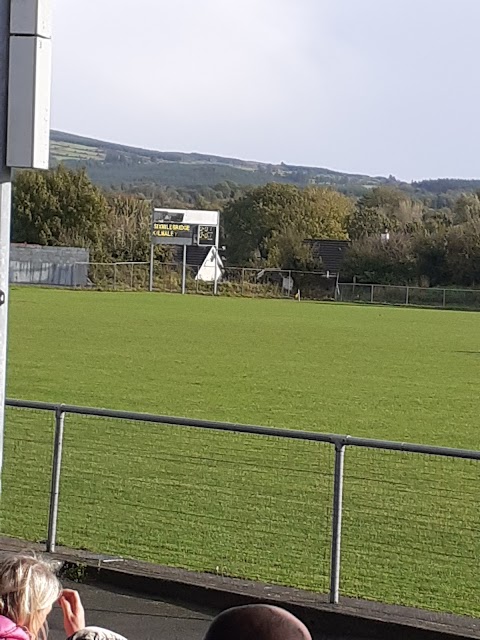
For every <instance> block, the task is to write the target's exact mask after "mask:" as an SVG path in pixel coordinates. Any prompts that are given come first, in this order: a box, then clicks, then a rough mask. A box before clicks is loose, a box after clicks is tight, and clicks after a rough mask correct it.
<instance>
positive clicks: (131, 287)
mask: <svg viewBox="0 0 480 640" xmlns="http://www.w3.org/2000/svg"><path fill="white" fill-rule="evenodd" d="M130 290H131V291H133V262H132V264H131V265H130Z"/></svg>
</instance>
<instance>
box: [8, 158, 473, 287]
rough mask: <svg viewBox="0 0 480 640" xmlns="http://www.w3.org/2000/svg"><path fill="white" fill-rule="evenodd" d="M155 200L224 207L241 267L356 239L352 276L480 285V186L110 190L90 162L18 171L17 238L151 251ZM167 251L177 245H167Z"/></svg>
mask: <svg viewBox="0 0 480 640" xmlns="http://www.w3.org/2000/svg"><path fill="white" fill-rule="evenodd" d="M152 206H160V207H170V208H197V209H219V210H221V212H222V216H221V220H222V244H224V245H225V246H226V259H227V263H228V264H231V265H232V266H233V265H235V266H253V267H259V268H285V269H299V270H316V269H321V263H320V262H319V259H318V258H315V257H314V256H313V254H312V252H311V249H310V248H309V247H308V246H307V245H306V244H305V240H307V239H315V238H332V239H348V240H351V247H350V250H349V252H348V255H347V259H346V262H345V265H344V273H343V274H342V277H343V279H346V280H349V279H352V278H354V277H355V278H356V280H357V281H358V282H365V283H381V284H401V285H403V284H412V285H414V284H421V285H426V286H450V285H455V286H476V285H478V284H480V192H479V193H464V194H460V195H459V194H453V193H444V194H435V193H432V194H430V195H427V196H425V195H423V196H422V197H419V196H418V194H415V192H414V190H412V191H411V192H406V191H404V190H401V189H399V188H397V187H394V186H380V187H374V188H372V189H370V190H367V191H366V192H365V193H363V195H361V196H360V197H357V198H355V197H352V196H347V195H345V194H342V193H340V192H338V191H336V190H335V189H333V188H331V187H325V186H315V185H309V186H306V187H303V188H302V187H299V186H294V185H289V184H279V183H271V184H267V185H263V186H259V187H253V188H252V187H247V186H240V185H237V184H235V183H233V182H228V181H224V182H222V183H219V184H218V185H216V186H214V187H207V186H202V187H195V188H194V187H184V188H178V187H177V188H173V187H158V186H156V185H134V186H132V187H130V188H124V189H123V190H112V189H110V190H107V189H102V188H100V187H98V186H96V185H95V184H93V183H92V182H91V180H90V178H89V177H88V175H87V173H86V171H85V170H74V169H69V168H67V167H65V166H62V165H60V166H58V167H57V168H55V169H54V170H51V171H47V172H35V171H23V172H18V173H17V174H16V176H15V181H14V192H13V223H12V240H13V241H14V242H27V243H33V244H41V245H53V246H55V245H63V246H82V247H87V248H89V249H90V252H91V257H92V260H95V261H102V262H104V261H106V262H109V261H138V262H143V261H146V260H148V255H149V249H150V218H151V208H152ZM157 251H158V254H157V257H158V259H159V260H170V259H171V258H172V250H171V249H168V248H158V249H157Z"/></svg>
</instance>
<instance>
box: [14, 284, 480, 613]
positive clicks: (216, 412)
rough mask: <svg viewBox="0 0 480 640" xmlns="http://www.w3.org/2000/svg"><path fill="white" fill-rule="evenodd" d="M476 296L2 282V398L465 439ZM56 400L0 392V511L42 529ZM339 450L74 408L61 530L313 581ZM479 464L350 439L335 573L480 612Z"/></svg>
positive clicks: (477, 345) (366, 587) (148, 552)
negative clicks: (6, 307) (3, 420)
mask: <svg viewBox="0 0 480 640" xmlns="http://www.w3.org/2000/svg"><path fill="white" fill-rule="evenodd" d="M479 322H480V318H479V316H478V315H477V314H474V313H461V312H448V311H444V312H441V311H429V310H412V309H409V310H407V309H395V308H378V307H361V306H342V305H329V304H315V303H302V304H298V303H294V302H292V301H276V300H257V299H256V300H244V299H237V298H216V299H215V298H210V297H195V296H186V297H182V296H176V295H161V294H156V295H148V294H140V293H132V294H129V293H99V292H69V291H55V290H41V289H17V290H13V291H12V297H11V312H10V348H9V379H8V395H9V397H16V398H23V399H36V400H47V401H53V402H65V403H70V404H84V405H90V406H102V407H108V408H117V409H126V410H138V411H145V412H155V413H162V414H169V415H183V416H189V417H196V418H209V419H214V420H227V421H232V422H247V423H256V424H264V425H274V426H278V427H288V428H294V429H304V430H314V431H323V432H335V433H343V434H347V433H348V434H350V435H355V436H366V437H373V438H384V439H392V440H406V441H411V442H421V443H431V444H439V445H445V446H454V447H465V448H478V445H479V433H478V414H479V409H480V399H479V395H478V379H479V374H480V331H479ZM52 433H53V431H52V421H51V417H50V416H46V415H43V414H40V413H35V412H31V413H27V412H24V411H20V410H9V411H8V420H7V438H6V469H5V478H4V483H5V495H4V508H5V510H6V513H7V516H8V517H6V518H4V521H3V529H4V531H5V532H6V533H8V534H10V535H17V536H22V537H26V538H27V539H32V540H33V539H41V538H42V537H45V523H46V513H47V494H48V483H49V475H50V465H51V442H52ZM332 466H333V452H332V450H331V448H330V447H328V446H327V445H317V444H314V443H302V442H287V443H286V442H284V441H278V440H275V439H271V438H268V439H260V438H258V437H257V438H256V437H243V436H236V435H231V434H212V433H205V432H203V431H192V430H182V429H179V428H171V427H158V428H156V427H155V428H154V427H151V426H150V427H149V426H145V425H138V424H129V423H125V422H115V421H108V420H99V419H93V418H77V417H69V418H67V424H66V434H65V456H64V466H63V469H64V475H63V480H62V488H61V496H62V501H61V509H60V519H59V539H60V541H61V542H64V543H65V544H68V545H73V546H79V547H85V548H89V549H92V550H96V551H110V552H112V553H121V554H124V555H130V556H134V557H139V558H145V559H147V560H154V561H158V562H162V563H166V564H172V565H176V566H185V567H188V568H193V569H196V570H206V571H213V572H221V573H225V574H228V575H236V576H244V577H248V578H259V579H263V580H269V581H272V582H278V583H281V584H292V585H296V586H301V587H306V588H309V589H316V590H319V591H325V590H326V589H327V587H328V564H329V553H330V551H329V535H330V531H329V527H330V520H329V518H330V511H331V489H332V487H331V485H332V480H331V478H332ZM479 467H480V465H479V464H475V463H467V462H463V461H456V460H445V459H437V458H425V457H419V456H413V455H409V454H400V453H389V452H377V451H373V450H370V449H365V450H359V451H357V450H348V451H347V456H346V471H345V474H346V477H345V522H344V544H343V557H342V560H343V567H342V592H343V593H344V594H345V595H352V596H359V597H367V598H371V599H378V600H383V601H386V602H397V603H405V604H411V605H419V606H423V607H429V608H438V609H444V610H452V611H458V612H462V613H468V614H474V615H480V605H478V600H477V598H476V597H475V594H476V590H477V583H478V578H477V575H476V571H475V566H476V558H477V557H478V554H479V553H480V541H479V530H480V516H479V513H478V511H479V510H478V496H477V494H478V481H479V480H480V473H479V472H480V468H479Z"/></svg>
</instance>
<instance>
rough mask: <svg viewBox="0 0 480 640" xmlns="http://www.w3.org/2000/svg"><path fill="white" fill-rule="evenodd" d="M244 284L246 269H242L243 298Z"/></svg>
mask: <svg viewBox="0 0 480 640" xmlns="http://www.w3.org/2000/svg"><path fill="white" fill-rule="evenodd" d="M244 284H245V269H242V292H241V294H240V295H241V296H242V298H243V287H244Z"/></svg>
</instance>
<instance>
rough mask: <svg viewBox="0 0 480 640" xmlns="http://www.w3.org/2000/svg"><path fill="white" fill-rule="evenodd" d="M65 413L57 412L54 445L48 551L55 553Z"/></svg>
mask: <svg viewBox="0 0 480 640" xmlns="http://www.w3.org/2000/svg"><path fill="white" fill-rule="evenodd" d="M64 426H65V412H64V411H63V409H62V407H61V406H60V407H57V409H56V411H55V441H54V445H53V447H54V448H53V465H52V483H51V488H50V512H49V515H48V536H47V551H48V552H49V553H53V552H54V551H55V544H56V539H57V520H58V498H59V494H60V474H61V471H62V453H63V430H64Z"/></svg>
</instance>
